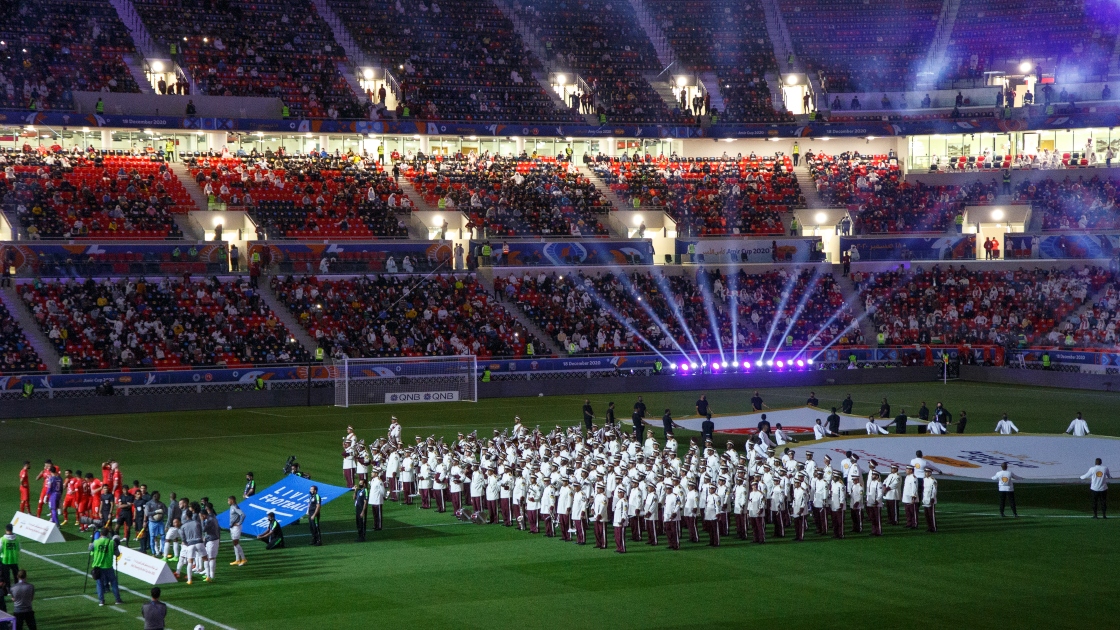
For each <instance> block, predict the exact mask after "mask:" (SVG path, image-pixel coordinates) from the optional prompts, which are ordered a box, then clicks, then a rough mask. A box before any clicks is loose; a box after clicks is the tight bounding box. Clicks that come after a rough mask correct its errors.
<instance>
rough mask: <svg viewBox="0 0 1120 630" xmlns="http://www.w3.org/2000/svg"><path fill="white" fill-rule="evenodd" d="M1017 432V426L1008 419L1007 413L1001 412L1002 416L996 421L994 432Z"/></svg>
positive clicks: (1005, 433) (1002, 433) (1009, 433)
mask: <svg viewBox="0 0 1120 630" xmlns="http://www.w3.org/2000/svg"><path fill="white" fill-rule="evenodd" d="M1018 432H1019V427H1017V426H1015V423H1014V422H1012V421H1011V420H1008V418H1007V414H1003V418H1002V419H1001V420H1000V421H999V422H997V423H996V433H999V434H1000V435H1011V434H1012V433H1018Z"/></svg>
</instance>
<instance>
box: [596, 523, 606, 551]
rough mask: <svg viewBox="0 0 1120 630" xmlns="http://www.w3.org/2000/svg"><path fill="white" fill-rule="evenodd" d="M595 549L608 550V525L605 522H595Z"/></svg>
mask: <svg viewBox="0 0 1120 630" xmlns="http://www.w3.org/2000/svg"><path fill="white" fill-rule="evenodd" d="M595 548H596V549H606V548H607V524H606V523H605V522H603V521H595Z"/></svg>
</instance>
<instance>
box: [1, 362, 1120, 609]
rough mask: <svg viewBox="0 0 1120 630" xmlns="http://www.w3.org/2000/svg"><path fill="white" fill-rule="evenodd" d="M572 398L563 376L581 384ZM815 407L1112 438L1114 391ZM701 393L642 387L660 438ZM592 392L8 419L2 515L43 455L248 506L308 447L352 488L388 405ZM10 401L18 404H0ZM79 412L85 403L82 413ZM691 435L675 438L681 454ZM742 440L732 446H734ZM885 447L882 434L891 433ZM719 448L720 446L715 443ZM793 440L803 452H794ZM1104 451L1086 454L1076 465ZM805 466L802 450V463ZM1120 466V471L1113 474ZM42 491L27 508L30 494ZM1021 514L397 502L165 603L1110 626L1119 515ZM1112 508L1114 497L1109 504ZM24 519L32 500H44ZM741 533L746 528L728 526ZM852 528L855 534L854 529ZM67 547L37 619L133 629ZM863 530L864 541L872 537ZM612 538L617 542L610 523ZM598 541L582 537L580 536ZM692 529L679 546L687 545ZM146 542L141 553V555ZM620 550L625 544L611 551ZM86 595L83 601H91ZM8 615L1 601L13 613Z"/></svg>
mask: <svg viewBox="0 0 1120 630" xmlns="http://www.w3.org/2000/svg"><path fill="white" fill-rule="evenodd" d="M578 387H579V382H578V381H573V390H576V389H577V388H578ZM752 391H753V390H719V391H713V392H709V396H708V397H709V400H710V401H711V404H712V408H713V411H714V412H715V413H716V414H723V413H732V412H745V411H748V410H749V409H750V402H749V398H750V396H751V394H752ZM815 391H816V393H817V396H818V397H819V398H820V399H821V406H822V407H830V406H833V405H836V406H838V405H839V403H840V400H841V399H843V398H844V396H845V395H846V394H848V393H851V394H852V398H853V399H854V400H855V401H856V405H855V409H854V412H855V413H863V414H870V413H872V412H875V411H878V409H879V402H880V399H881V398H882V397H884V396H886V397H887V398H888V399H889V400H890V404H891V406H892V409H893V410H894V413H897V412H898V409H899V408H901V407H905V408H906V410H907V411H908V412H909V413H910V415H912V416H913V415H916V411H917V408H918V406H919V404H920V403H921V402H922V401H923V400H924V401H926V402H927V403H928V405H929V407H930V409H932V408H933V407H934V406H935V404H936V402H937V401H943V402H944V403H945V405H946V407H948V409H949V410H950V411H951V412H952V413H953V414H954V416H955V415H956V414H957V413H958V412H959V411H960V410H961V409H962V408H963V409H966V410H967V411H968V416H969V420H970V421H969V425H968V432H969V433H990V432H991V431H992V429H993V428H994V426H995V423H996V421H997V420H998V419H999V417H1000V415H1001V414H1002V413H1004V412H1007V413H1008V414H1010V417H1011V419H1012V420H1013V421H1014V422H1015V424H1016V425H1018V427H1019V429H1020V430H1022V431H1023V432H1024V433H1060V432H1062V431H1064V430H1065V428H1066V426H1067V425H1068V424H1069V421H1070V419H1071V418H1072V417H1073V415H1074V412H1076V411H1081V412H1083V413H1084V415H1085V417H1086V419H1088V421H1089V425H1090V427H1091V429H1092V431H1093V433H1094V434H1095V435H1111V436H1120V417H1117V414H1116V410H1117V408H1118V406H1120V394H1114V393H1105V392H1076V391H1069V390H1057V389H1043V388H1026V387H1016V386H998V385H984V384H977V383H962V382H957V383H949V384H948V385H942V384H939V383H929V384H896V385H870V386H859V387H820V388H817V389H816V390H815ZM698 394H699V392H678V393H657V392H650V393H646V394H644V397H645V402H646V403H647V404H648V406H649V411H650V415H651V416H653V417H654V423H653V426H654V427H655V428H657V429H658V430H657V435H658V437H660V433H661V432H660V429H659V427H660V422H658V421H657V419H658V418H659V417H660V415H661V411H662V410H663V409H664V408H665V407H670V408H672V409H673V411H674V415H675V416H678V417H679V416H686V415H690V413H692V412H693V403H694V401H695V399H696V398H697V395H698ZM808 394H809V391H808V389H802V388H796V389H794V388H790V389H775V388H771V389H766V390H762V396H763V398H764V399H765V400H766V403H767V404H768V405H770V406H773V407H788V406H797V405H801V404H804V402H805V399H806V398H807V397H808ZM583 398H584V396H583V395H578V394H573V395H571V396H563V397H555V396H554V397H544V398H510V399H491V400H484V401H482V402H479V403H445V404H428V405H398V406H393V407H390V406H382V405H378V406H369V407H357V408H350V409H339V408H333V407H293V408H279V409H272V408H270V409H235V410H232V411H220V412H190V413H163V414H143V415H140V414H136V415H120V416H99V417H82V416H80V415H76V416H74V417H71V418H46V419H41V420H34V419H29V420H8V421H6V422H5V423H3V424H0V471H2V476H0V517H2V518H3V519H4V521H5V522H7V520H8V519H10V518H11V515H12V514H13V513H14V512H15V510H16V509H17V507H18V496H19V495H18V489H17V483H18V471H19V468H20V466H21V465H22V462H23V461H24V460H25V459H26V460H30V461H31V462H32V476H34V475H35V474H36V473H37V472H38V470H39V469H40V468H41V466H42V462H43V460H44V459H46V458H51V459H53V460H54V462H55V463H56V464H58V465H59V466H61V467H62V468H63V469H81V470H82V471H93V472H95V474H97V472H98V471H99V468H100V463H101V462H102V461H104V460H106V459H109V458H113V459H116V460H117V461H119V462H120V463H121V469H122V471H123V473H124V478H125V481H126V483H129V484H131V482H132V480H134V479H139V480H140V481H142V482H143V483H146V484H148V487H149V488H150V489H152V490H159V491H161V493H162V494H163V497H164V499H165V500H166V498H167V497H168V495H169V494H170V493H171V492H176V493H178V495H179V496H188V497H190V498H191V499H192V500H193V499H196V498H198V497H200V496H209V497H211V499H212V500H213V502H214V504H215V506H216V507H217V508H218V509H222V508H224V506H225V501H224V497H226V496H229V495H230V494H235V495H237V496H240V495H241V490H242V486H243V483H244V476H245V473H246V471H250V470H251V471H253V472H254V473H255V474H256V479H257V483H258V488H264V487H267V486H268V485H270V484H272V483H273V482H275V481H276V480H277V479H279V478H280V477H282V476H283V465H284V461H285V460H286V459H287V457H288V456H289V455H296V456H297V457H298V459H299V462H300V463H301V465H302V466H303V470H304V472H306V473H308V474H310V475H311V477H312V478H313V479H314V480H321V481H323V482H324V483H328V484H334V485H343V479H342V472H341V455H340V454H341V439H342V437H343V435H344V434H345V429H346V425H347V424H351V425H353V426H354V428H355V431H356V433H357V435H358V437H360V438H363V439H365V440H366V441H367V442H368V441H372V440H373V439H374V438H376V437H381V436H384V434H385V430H386V428H387V427H388V424H389V417H390V415H396V416H398V417H399V418H400V421H401V423H402V425H403V433H402V439H403V440H404V441H405V443H407V444H410V443H412V438H413V436H416V435H419V436H422V437H428V436H429V435H435V436H436V437H439V436H441V435H442V436H445V437H446V438H447V439H448V440H450V439H451V438H454V437H455V435H456V433H457V432H460V431H462V432H464V433H467V432H470V431H472V430H476V429H477V430H478V431H479V436H480V438H485V437H487V436H489V435H490V431H491V430H492V429H494V428H498V429H501V428H507V427H510V426H512V424H513V417H514V415H520V416H521V417H522V419H523V420H524V424H525V425H526V426H527V427H533V426H534V425H537V424H539V425H540V426H541V427H542V429H543V430H545V431H547V430H548V429H549V428H551V427H552V426H554V425H556V424H561V425H564V426H569V425H573V424H576V423H577V422H579V419H580V417H581V415H580V407H581V405H582V403H583ZM590 398H591V402H592V405H593V407H594V409H595V412H596V414H597V415H598V416H599V417H601V416H602V413H603V411H604V410H605V409H606V406H607V402H608V400H613V401H615V402H616V406H617V408H618V409H619V410H620V411H619V416H620V417H628V416H629V409H630V407H631V405H632V403H633V401H634V397H633V396H632V395H622V394H618V395H594V396H590ZM7 404H19V403H7ZM74 410H75V412H80V411H81V401H80V400H75V401H74ZM692 435H693V434H690V433H689V432H687V431H678V438H682V437H683V439H681V440H680V441H681V442H682V451H683V450H684V449H687V440H688V438H689V437H691V436H692ZM734 439H735V441H736V442H738V443H740V444H741V441H742V436H736V437H735V438H734ZM883 439H889V438H883ZM720 441H722V440H720ZM795 448H798V450H803V447H797V446H795ZM1093 457H1094V454H1093V453H1091V452H1086V453H1085V468H1086V469H1088V467H1089V466H1090V465H1091V463H1092V458H1093ZM798 458H799V459H803V457H802V455H801V454H800V453H799V457H798ZM1105 464H1106V465H1110V466H1111V467H1112V468H1113V469H1117V470H1118V471H1120V462H1108V461H1106V462H1105ZM38 491H39V486H38V483H37V482H36V481H34V480H32V501H33V502H34V501H35V500H36V499H37V497H38ZM1016 495H1017V499H1018V504H1019V512H1020V515H1021V517H1020V518H1018V519H1012V518H1011V517H1010V510H1009V511H1008V517H1007V518H1004V519H1001V518H1000V516H999V512H998V507H997V500H998V499H997V493H996V487H995V482H991V483H976V482H965V481H953V480H948V479H946V480H944V481H942V482H941V485H940V505H939V517H938V520H939V523H938V526H939V529H940V531H939V532H938V533H937V534H929V533H926V532H925V531H924V528H923V529H919V530H917V531H909V530H905V529H903V528H901V527H891V526H889V525H884V536H883V537H882V538H878V539H875V538H870V537H869V536H868V535H867V534H866V533H864V534H851V533H849V534H848V537H847V538H846V539H845V540H833V539H831V538H827V537H818V536H817V535H816V532H815V531H814V530H813V529H812V527H810V531H809V532H808V533H807V534H806V540H805V541H804V542H800V543H798V542H793V541H792V540H791V539H790V538H786V539H783V540H776V541H768V543H767V544H766V545H763V546H757V545H753V544H750V543H747V542H740V541H738V540H737V539H735V538H734V536H733V535H732V536H731V537H725V538H724V540H723V546H722V547H720V548H718V549H713V548H709V547H708V546H707V545H706V544H705V543H706V540H707V539H706V537H704V536H703V535H702V536H701V539H702V541H704V542H702V543H700V544H691V543H689V542H687V540H685V541H684V542H683V543H682V549H681V551H679V552H672V551H669V550H668V549H667V547H666V546H665V543H664V540H662V541H661V546H659V547H656V548H652V547H649V546H647V545H645V544H641V543H632V542H628V548H627V551H628V553H627V554H626V555H622V556H620V555H618V554H615V553H613V552H612V551H604V550H599V549H595V548H594V546H593V545H592V544H591V543H590V542H589V544H588V545H586V546H583V547H580V546H576V545H574V544H571V543H563V542H560V540H559V538H556V539H546V538H544V537H543V534H541V535H536V536H533V535H530V534H529V533H528V532H523V531H518V530H517V529H516V528H506V527H501V526H480V525H475V524H470V523H462V522H459V521H457V520H456V519H455V518H454V516H453V515H452V514H451V513H450V511H449V512H448V513H445V514H437V513H435V511H434V510H421V509H419V503H417V505H414V506H402V505H397V504H395V503H392V502H387V503H386V508H385V523H384V526H385V529H384V530H383V531H381V532H373V531H371V532H370V537H369V541H368V542H365V543H357V542H355V535H354V532H353V530H354V518H353V504H352V501H351V500H350V499H349V498H348V497H347V496H343V497H341V498H339V499H337V500H336V501H334V502H333V503H330V504H329V505H327V506H325V507H324V516H323V528H324V532H325V536H324V546H322V547H311V546H308V544H307V543H308V542H309V540H310V537H309V536H308V535H307V528H306V524H305V522H303V523H299V524H296V525H293V526H291V527H289V528H286V529H285V534H286V539H287V543H288V548H287V549H282V550H274V551H266V550H265V549H264V545H263V543H259V542H256V541H244V545H245V550H246V553H247V556H248V564H247V565H245V566H242V567H231V566H229V562H230V561H232V560H233V551H232V548H231V547H230V545H229V544H228V542H227V541H223V543H222V547H221V552H220V557H219V562H218V571H217V575H216V580H215V582H213V583H210V584H207V583H203V582H199V581H196V582H195V583H194V584H193V585H191V586H188V585H187V584H186V583H179V584H169V585H165V586H164V587H163V594H164V597H163V599H164V601H165V602H166V603H167V604H168V605H169V606H173V607H175V608H174V609H172V610H171V611H170V612H169V614H168V619H167V622H168V628H170V629H171V630H191V629H192V628H194V627H195V625H196V624H202V625H203V626H205V627H206V628H207V629H208V630H210V629H211V628H236V629H238V630H250V629H267V630H281V629H284V630H287V629H289V628H291V629H296V628H315V629H319V628H446V627H455V628H506V627H519V628H536V627H541V628H552V629H555V628H607V627H610V628H643V629H648V628H710V627H727V628H743V627H750V626H755V625H757V624H766V625H768V626H772V627H782V628H806V627H813V628H837V627H851V628H909V627H922V628H925V627H940V628H954V627H957V628H994V627H1000V628H1028V627H1030V628H1033V627H1041V626H1044V625H1045V626H1046V627H1059V628H1089V627H1102V628H1104V627H1116V626H1115V625H1113V624H1118V625H1120V598H1118V597H1117V593H1116V584H1117V583H1118V580H1120V552H1118V551H1117V548H1116V547H1117V543H1118V542H1120V505H1118V506H1117V507H1116V510H1117V515H1118V516H1117V519H1115V520H1113V519H1109V520H1107V521H1101V520H1093V519H1092V518H1090V517H1091V510H1090V503H1089V491H1088V487H1087V485H1070V484H1033V485H1028V484H1021V485H1018V486H1017V487H1016ZM1116 500H1118V501H1120V499H1116ZM33 508H34V504H33ZM732 527H734V525H732ZM849 527H850V523H849ZM63 531H64V533H65V534H66V537H67V542H66V543H64V544H54V545H40V544H38V543H32V542H28V541H26V540H24V553H23V556H22V562H21V567H22V568H26V569H27V571H28V573H29V576H30V581H31V582H32V583H34V584H35V586H36V589H37V591H36V602H35V609H36V616H37V618H38V621H39V626H40V628H46V629H71V628H72V629H79V628H82V629H84V628H98V629H99V630H101V629H104V630H110V629H117V628H122V629H123V628H128V629H138V628H142V627H143V622H142V621H140V620H138V617H139V615H140V606H141V604H142V603H143V602H144V601H146V599H147V598H146V594H147V592H148V590H149V588H150V587H149V586H148V585H146V584H144V583H142V582H140V581H138V580H135V579H133V578H130V577H125V576H122V577H121V579H120V583H121V586H122V587H126V588H127V589H129V590H128V591H126V592H124V593H122V595H123V597H124V600H125V603H124V605H122V606H105V607H103V608H99V607H98V606H97V604H96V601H95V599H96V598H95V597H93V596H94V594H95V589H94V585H93V583H92V581H90V583H89V584H88V586H87V587H86V589H85V595H83V592H82V589H83V572H84V570H85V567H86V559H87V556H86V554H85V552H84V550H85V546H86V542H87V541H88V538H86V537H84V536H80V535H79V533H78V532H77V528H76V527H75V526H74V525H73V524H71V525H68V526H66V527H65V528H63ZM866 531H868V530H867V529H865V532H866ZM608 537H609V532H608ZM589 538H590V534H589ZM686 538H687V537H686ZM132 544H133V546H135V544H136V543H135V542H133V543H132ZM611 549H613V544H612V545H611ZM91 599H92V600H93V601H91ZM9 607H10V604H9Z"/></svg>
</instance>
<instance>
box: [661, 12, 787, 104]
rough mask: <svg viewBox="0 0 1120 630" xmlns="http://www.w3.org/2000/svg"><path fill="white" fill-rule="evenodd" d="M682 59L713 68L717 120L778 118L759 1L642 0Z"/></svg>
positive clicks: (697, 67) (696, 68)
mask: <svg viewBox="0 0 1120 630" xmlns="http://www.w3.org/2000/svg"><path fill="white" fill-rule="evenodd" d="M646 6H647V7H649V9H650V10H651V11H652V12H653V14H654V15H655V16H656V20H657V23H658V25H659V26H660V28H661V31H662V32H663V33H664V34H665V36H666V37H667V38H668V40H669V44H670V46H671V47H672V49H673V52H674V53H675V54H676V55H677V58H678V59H679V60H680V62H681V64H682V65H683V66H684V67H685V68H687V69H688V70H689V71H692V72H695V73H697V74H707V73H713V74H715V76H716V79H717V81H718V85H706V86H705V87H707V88H708V89H716V90H717V91H718V92H719V93H720V95H721V97H722V99H723V108H724V111H722V112H719V121H720V122H745V123H751V122H782V121H790V120H793V117H792V116H790V115H789V114H788V113H787V112H776V111H775V110H774V104H773V102H772V100H771V99H772V96H771V94H770V87H769V85H768V84H767V82H766V77H765V75H766V74H767V73H768V72H773V73H775V75H776V73H777V71H778V63H777V61H776V60H775V59H774V47H773V44H772V43H771V41H770V36H769V34H768V33H767V31H766V21H765V20H762V19H759V17H758V16H759V15H760V13H761V12H762V10H763V9H762V6H761V5H757V4H755V5H751V4H742V3H736V2H731V1H730V0H684V1H683V2H681V1H679V0H647V1H646Z"/></svg>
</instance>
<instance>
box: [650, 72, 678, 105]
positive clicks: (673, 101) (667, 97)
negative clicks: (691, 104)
mask: <svg viewBox="0 0 1120 630" xmlns="http://www.w3.org/2000/svg"><path fill="white" fill-rule="evenodd" d="M664 76H669V75H664V74H663V75H657V76H655V75H652V74H647V75H645V77H644V78H645V80H646V82H647V83H649V86H650V87H651V88H653V91H654V92H657V94H658V96H660V97H661V100H663V101H665V105H666V106H668V108H669V111H673V108H674V107H680V103H678V102H677V95H676V94H673V84H672V83H670V82H669V81H666V80H664V79H662V78H661V77H664ZM670 78H672V77H670Z"/></svg>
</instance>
